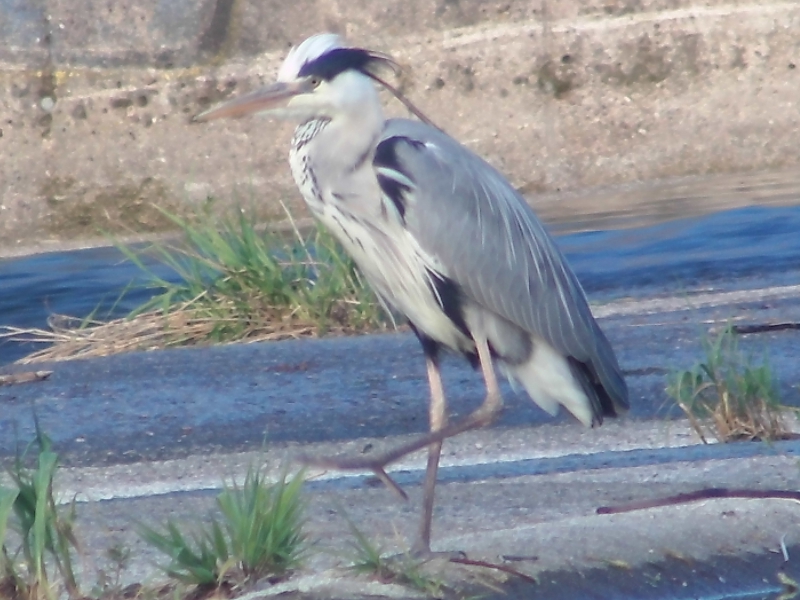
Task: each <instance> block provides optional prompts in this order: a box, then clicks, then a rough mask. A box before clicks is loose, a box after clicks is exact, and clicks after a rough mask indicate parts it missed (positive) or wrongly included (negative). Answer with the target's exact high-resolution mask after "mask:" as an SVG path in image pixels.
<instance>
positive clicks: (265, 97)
mask: <svg viewBox="0 0 800 600" xmlns="http://www.w3.org/2000/svg"><path fill="white" fill-rule="evenodd" d="M306 91H309V90H308V84H307V82H305V81H302V80H301V81H293V82H290V83H285V82H283V81H278V82H277V83H273V84H272V85H268V86H266V87H263V88H261V89H258V90H255V91H253V92H250V93H249V94H245V95H244V96H239V97H238V98H234V99H233V100H229V101H228V102H223V103H222V104H219V105H217V106H215V107H214V108H210V109H208V110H207V111H205V112H201V113H200V114H199V115H197V116H196V117H195V118H194V119H193V120H194V121H211V120H213V119H224V118H236V117H242V116H244V115H249V114H251V113H255V112H262V111H267V110H270V109H274V108H276V107H278V106H279V105H280V104H281V103H282V102H284V101H286V100H289V99H290V98H292V97H293V96H296V95H298V94H302V93H304V92H306Z"/></svg>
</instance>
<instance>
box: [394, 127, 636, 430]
mask: <svg viewBox="0 0 800 600" xmlns="http://www.w3.org/2000/svg"><path fill="white" fill-rule="evenodd" d="M382 138H383V140H389V139H392V138H404V139H405V140H407V142H408V143H396V144H395V148H394V150H395V154H396V160H397V162H398V167H399V170H400V171H401V172H402V173H403V174H405V175H406V176H407V177H408V179H409V180H410V181H412V182H414V184H415V185H414V189H413V190H411V191H410V192H409V201H408V206H406V210H405V215H404V217H405V222H406V227H407V228H408V230H409V231H410V232H411V234H412V235H413V236H414V237H415V238H416V239H417V241H418V243H419V244H420V246H421V247H422V248H423V249H424V250H425V251H426V252H428V253H430V255H431V256H433V257H435V258H437V259H438V260H439V261H440V262H441V264H442V268H443V270H444V271H445V272H444V273H443V274H444V275H446V276H447V277H449V278H450V279H452V280H454V281H455V282H456V283H457V284H458V285H459V286H460V287H461V289H462V290H463V292H464V293H465V294H467V295H468V296H469V297H470V298H471V299H472V300H473V301H475V302H477V303H478V304H480V305H482V306H484V307H485V308H488V309H491V310H492V311H494V312H496V313H497V314H499V315H500V316H502V317H504V318H505V319H508V320H509V321H511V322H512V323H514V324H516V325H517V326H519V327H521V328H523V329H525V330H526V331H529V332H531V333H534V334H536V335H538V336H540V337H542V338H543V339H544V340H546V341H547V342H548V343H549V344H550V345H551V346H553V348H555V349H556V350H557V351H559V352H561V353H563V354H564V355H565V356H571V357H573V358H574V359H575V360H577V361H579V362H581V363H584V364H585V365H587V367H588V368H589V369H590V371H591V372H592V374H593V375H594V377H593V379H596V380H597V382H598V383H599V384H601V385H602V387H603V388H604V390H605V392H606V394H607V395H608V396H609V398H610V399H611V401H612V402H613V407H606V408H607V409H609V410H610V411H611V413H612V414H613V412H618V411H623V410H625V409H627V408H628V401H627V386H626V385H625V381H624V379H623V378H622V375H621V373H620V369H619V365H618V364H617V361H616V358H615V356H614V352H613V350H612V349H611V345H610V344H609V342H608V340H607V339H606V337H605V335H604V334H603V332H602V331H601V330H600V328H599V326H598V325H597V323H596V322H595V320H594V317H593V316H592V313H591V310H590V308H589V305H588V303H587V301H586V297H585V294H584V292H583V289H582V288H581V286H580V283H579V282H578V280H577V278H576V277H575V275H574V274H573V272H572V271H571V270H570V268H569V267H568V265H567V263H566V260H565V259H564V256H563V255H562V254H561V252H560V251H559V250H558V248H557V247H556V246H555V244H554V242H553V240H552V239H551V237H550V236H549V234H548V233H547V232H546V231H545V229H544V227H543V226H542V224H541V222H540V221H539V219H538V218H537V217H536V215H535V214H534V212H533V210H532V209H531V208H530V207H529V206H528V204H527V203H526V202H525V200H524V199H523V198H522V197H521V196H520V195H519V194H518V193H517V192H516V191H515V190H514V189H513V188H512V187H511V185H510V184H509V183H508V181H507V180H506V179H505V177H503V176H502V175H501V174H500V173H499V172H498V171H496V170H495V169H494V168H493V167H491V166H490V165H489V164H488V163H486V162H485V161H484V160H482V159H481V158H480V157H478V156H477V155H475V154H474V153H472V152H470V151H469V150H467V149H466V148H464V147H463V146H461V145H460V144H459V143H458V142H456V141H455V140H453V139H452V138H450V137H449V136H447V135H446V134H444V133H442V132H440V131H438V130H436V129H434V128H432V127H429V126H427V125H425V124H423V123H419V122H416V121H410V120H406V119H392V120H390V121H388V122H387V126H386V129H385V131H384V133H383V136H382Z"/></svg>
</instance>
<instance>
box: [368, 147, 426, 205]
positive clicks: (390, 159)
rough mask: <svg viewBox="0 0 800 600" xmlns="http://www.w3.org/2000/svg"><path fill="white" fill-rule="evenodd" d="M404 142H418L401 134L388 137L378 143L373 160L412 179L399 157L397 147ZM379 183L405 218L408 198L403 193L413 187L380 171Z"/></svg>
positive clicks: (379, 165)
mask: <svg viewBox="0 0 800 600" xmlns="http://www.w3.org/2000/svg"><path fill="white" fill-rule="evenodd" d="M403 143H404V144H409V145H416V144H417V143H418V142H416V141H414V140H411V139H409V138H404V137H399V136H395V137H390V138H387V139H385V140H383V141H382V142H381V143H380V144H378V147H377V148H375V158H373V159H372V162H373V164H374V165H375V166H376V167H382V168H384V169H390V170H392V171H397V172H398V173H400V174H401V175H403V176H404V177H406V178H407V179H410V177H408V175H407V174H406V173H405V172H404V171H403V169H402V167H401V165H400V160H399V158H398V157H397V147H398V146H399V145H400V144H403ZM378 184H379V185H380V186H381V189H382V190H383V193H384V194H386V195H387V196H388V197H389V199H390V200H391V201H392V203H393V204H394V205H395V207H396V208H397V212H398V213H399V214H400V217H401V218H405V215H406V199H405V197H404V196H403V194H404V193H405V192H408V191H410V190H411V188H409V187H408V186H407V185H406V184H404V183H403V182H402V181H398V180H397V179H394V178H392V177H390V176H388V175H384V174H383V173H378Z"/></svg>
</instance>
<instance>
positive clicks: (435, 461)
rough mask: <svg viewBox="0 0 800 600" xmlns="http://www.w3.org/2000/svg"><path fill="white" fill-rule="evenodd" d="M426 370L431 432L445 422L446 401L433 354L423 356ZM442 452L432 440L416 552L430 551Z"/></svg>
mask: <svg viewBox="0 0 800 600" xmlns="http://www.w3.org/2000/svg"><path fill="white" fill-rule="evenodd" d="M425 361H426V366H427V370H428V386H429V387H430V390H431V401H430V409H429V414H430V425H431V433H433V432H436V431H439V430H441V429H442V427H444V426H445V425H446V424H447V401H446V400H445V397H444V387H443V386H442V374H441V371H440V370H439V362H438V360H437V359H436V356H435V355H432V354H428V355H426V357H425ZM441 454H442V441H441V440H440V441H438V442H434V443H432V444H431V445H430V446H428V468H427V469H426V471H425V485H424V488H423V496H422V520H421V522H420V528H419V537H418V538H417V540H416V542H415V544H414V548H413V551H414V553H416V554H424V553H428V552H430V549H431V521H432V519H433V502H434V497H435V494H436V475H437V473H438V472H439V458H440V456H441Z"/></svg>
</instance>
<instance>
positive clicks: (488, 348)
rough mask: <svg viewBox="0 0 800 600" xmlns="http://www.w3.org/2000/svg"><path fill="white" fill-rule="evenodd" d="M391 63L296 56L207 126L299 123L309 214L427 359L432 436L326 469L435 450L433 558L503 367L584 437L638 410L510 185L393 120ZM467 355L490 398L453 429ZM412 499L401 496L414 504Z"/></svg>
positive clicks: (333, 39) (428, 495)
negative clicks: (458, 446) (457, 468)
mask: <svg viewBox="0 0 800 600" xmlns="http://www.w3.org/2000/svg"><path fill="white" fill-rule="evenodd" d="M387 66H388V67H392V68H395V67H396V64H395V63H394V62H393V61H392V59H391V58H390V57H388V56H387V55H384V54H382V53H379V52H374V51H370V50H365V49H362V48H356V47H352V46H349V45H347V44H346V43H345V42H344V40H343V39H342V38H340V37H339V36H337V35H335V34H330V33H326V34H319V35H315V36H313V37H310V38H308V39H307V40H305V41H304V42H302V43H301V44H299V45H298V46H296V47H294V48H292V50H291V51H290V52H289V54H288V55H287V57H286V59H285V60H284V62H283V64H282V66H281V67H280V70H279V72H278V77H277V81H276V82H275V83H274V84H272V85H268V86H267V87H264V88H262V89H258V90H256V91H254V92H251V93H249V94H246V95H243V96H241V97H239V98H236V99H233V100H231V101H228V102H226V103H223V104H222V105H220V106H218V107H215V108H212V109H211V110H208V111H206V112H204V113H202V114H201V115H198V117H197V119H198V120H202V121H206V120H211V119H216V118H220V117H236V116H241V115H244V114H248V113H252V112H266V113H267V114H271V115H273V116H275V117H278V118H282V119H290V120H294V121H295V122H297V123H298V125H297V128H296V130H295V134H294V138H293V140H292V144H291V151H290V157H289V162H290V164H291V170H292V174H293V175H294V179H295V181H296V183H297V186H298V187H299V188H300V191H301V193H302V195H303V198H304V199H305V202H306V203H307V205H308V208H309V209H310V211H311V213H312V214H313V215H314V216H315V217H316V218H317V219H319V221H321V222H322V223H323V224H324V225H325V226H326V227H327V228H328V229H329V230H330V231H331V232H332V233H333V234H334V235H335V236H336V237H337V238H338V240H339V241H340V242H341V244H342V245H343V246H344V248H345V249H346V250H347V252H349V253H350V254H351V255H352V257H353V258H354V259H355V262H356V264H357V265H358V267H359V269H360V270H361V272H362V273H363V275H364V276H365V278H366V280H367V281H368V282H369V284H370V285H371V286H372V288H373V290H374V291H375V292H376V293H377V295H378V296H379V297H380V298H381V299H382V301H383V302H385V304H386V305H387V306H389V307H391V308H392V309H393V310H394V311H396V312H397V313H400V314H402V315H404V316H405V317H406V318H407V319H408V322H409V324H410V326H411V328H412V329H413V331H414V332H415V333H416V335H417V337H418V338H419V341H420V342H421V344H422V349H423V353H424V356H425V360H426V365H427V377H428V384H429V387H430V411H429V412H430V414H429V418H430V434H428V435H425V436H422V437H420V438H419V439H417V440H414V441H413V442H411V443H409V444H406V445H404V446H402V447H400V448H398V449H396V450H393V451H390V452H387V453H385V454H383V455H381V456H379V457H376V458H357V459H346V458H334V459H328V460H322V461H321V462H322V463H323V464H326V465H328V466H332V467H338V468H342V469H371V470H373V471H374V472H375V473H376V474H377V475H379V476H380V477H381V478H382V479H383V480H384V481H385V482H386V483H387V484H388V485H389V486H392V487H394V488H395V489H396V490H398V491H400V490H399V488H397V486H396V485H395V484H394V482H392V480H391V479H390V478H389V477H388V475H387V474H386V472H385V470H384V469H385V467H386V465H387V464H389V463H391V462H392V461H394V460H396V459H397V458H399V457H400V456H403V455H405V454H407V453H409V452H412V451H415V450H418V449H421V448H424V447H426V446H427V447H428V464H427V471H426V476H425V482H424V487H423V506H422V519H421V525H420V529H419V532H418V537H417V540H416V542H415V544H414V550H415V551H417V552H418V553H421V554H424V553H429V552H430V537H431V516H432V510H433V502H434V488H435V485H436V477H437V470H438V465H439V457H440V453H441V444H442V441H443V440H444V439H445V438H447V437H451V436H453V435H456V434H457V433H460V432H462V431H466V430H468V429H473V428H477V427H481V426H485V425H487V424H489V423H491V422H492V421H493V419H494V418H495V417H496V416H497V415H498V414H499V412H500V411H501V409H502V405H503V401H502V398H501V394H500V389H499V387H498V383H497V379H496V376H495V365H497V366H498V367H499V368H500V370H501V371H502V372H503V373H504V374H505V375H506V376H507V377H509V378H510V379H511V380H514V381H516V382H518V383H520V384H521V385H522V387H524V389H525V390H526V391H527V392H528V394H529V395H530V397H531V398H532V399H533V400H534V401H535V402H536V403H537V404H538V405H539V406H541V407H542V408H543V409H544V410H546V411H547V412H549V413H550V414H553V415H555V414H556V413H557V412H558V410H559V407H560V406H564V407H566V409H567V410H568V411H569V412H570V413H572V414H573V415H574V416H575V417H576V418H577V419H578V420H579V421H580V422H581V423H583V424H584V425H586V426H594V425H599V424H600V423H601V422H602V420H603V417H606V416H616V415H618V414H620V413H622V412H624V411H625V410H626V409H627V408H628V390H627V386H626V384H625V381H624V379H623V377H622V374H621V371H620V368H619V365H618V363H617V359H616V357H615V355H614V352H613V350H612V348H611V345H610V344H609V342H608V340H607V338H606V336H605V335H604V334H603V332H602V331H601V330H600V327H599V326H598V324H597V322H596V321H595V319H594V317H593V315H592V312H591V310H590V308H589V305H588V302H587V300H586V296H585V294H584V292H583V289H582V288H581V285H580V283H579V282H578V280H577V278H576V277H575V275H574V274H573V272H572V271H571V270H570V268H569V266H568V265H567V263H566V260H565V259H564V256H563V255H562V254H561V252H560V251H559V250H558V248H557V247H556V245H555V243H554V242H553V240H552V239H551V237H550V236H549V235H548V233H547V232H546V231H545V229H544V227H543V226H542V224H541V222H540V221H539V220H538V219H537V217H536V215H535V214H534V212H533V210H532V209H531V208H530V207H529V206H528V204H527V203H526V202H525V200H524V199H523V198H522V197H521V196H520V195H519V194H518V193H517V192H516V191H515V189H514V188H513V187H512V186H511V184H510V183H509V182H508V181H507V180H506V178H505V177H504V176H503V175H501V174H500V173H499V172H498V171H497V170H495V169H494V168H493V167H491V166H490V165H489V164H488V163H487V162H485V161H484V160H482V159H481V158H480V157H478V156H477V155H476V154H474V153H473V152H471V151H470V150H468V149H467V148H465V147H464V146H462V145H461V144H459V143H458V142H457V141H456V140H454V139H453V138H451V137H450V136H448V135H447V134H445V133H443V132H442V131H441V130H439V129H437V128H436V127H433V126H431V125H429V124H427V123H424V122H420V121H416V120H409V119H386V118H384V113H383V109H382V106H381V102H380V99H379V96H378V91H377V88H376V85H375V83H376V82H379V83H381V84H384V85H387V87H390V86H388V84H387V83H386V82H385V81H383V80H381V78H380V77H379V75H378V71H379V69H381V68H382V67H387ZM443 348H446V349H451V350H454V351H455V352H457V353H460V354H462V355H464V356H465V357H466V358H467V359H468V360H469V361H470V362H471V363H472V364H473V366H475V367H476V368H479V369H480V371H481V373H482V375H483V379H484V383H485V386H486V396H485V399H484V401H483V403H482V405H481V406H480V407H479V408H478V409H477V410H475V411H474V412H473V413H472V414H471V415H469V416H468V417H466V418H465V419H463V420H461V421H458V422H453V423H452V424H448V421H447V409H446V403H445V394H444V389H443V386H442V379H441V374H440V369H439V359H440V351H441V349H443ZM401 493H402V492H401Z"/></svg>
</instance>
